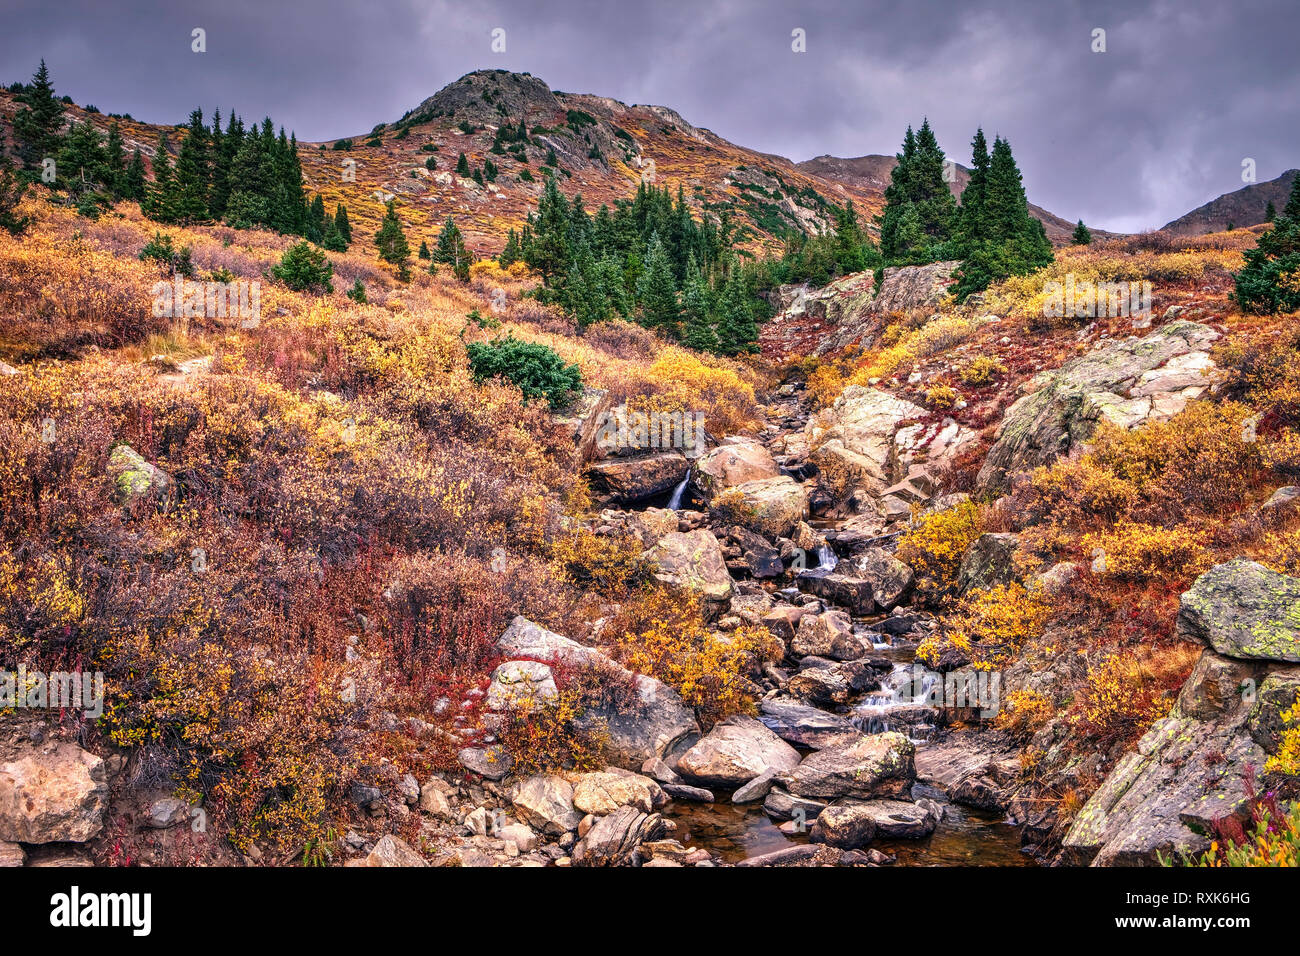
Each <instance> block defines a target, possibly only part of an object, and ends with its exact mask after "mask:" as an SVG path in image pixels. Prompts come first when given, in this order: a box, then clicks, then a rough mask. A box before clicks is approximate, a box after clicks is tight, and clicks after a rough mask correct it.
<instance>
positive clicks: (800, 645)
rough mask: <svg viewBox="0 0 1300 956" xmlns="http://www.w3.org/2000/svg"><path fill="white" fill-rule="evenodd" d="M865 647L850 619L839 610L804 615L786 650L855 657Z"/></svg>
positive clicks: (863, 653)
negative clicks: (855, 632) (854, 630)
mask: <svg viewBox="0 0 1300 956" xmlns="http://www.w3.org/2000/svg"><path fill="white" fill-rule="evenodd" d="M868 651H869V648H868V647H866V646H865V645H864V644H863V642H862V641H861V639H859V638H858V637H857V635H855V634H854V633H853V622H852V621H851V620H850V619H849V616H848V615H847V614H845V613H844V612H843V611H827V612H826V613H824V614H809V615H805V616H804V617H803V618H802V619H801V620H800V621H799V629H798V630H797V631H796V632H795V635H794V640H793V641H791V642H790V652H791V653H793V654H795V655H798V656H807V655H808V654H813V655H816V656H817V657H829V658H831V659H832V660H837V661H851V660H857V659H858V658H860V657H864V656H866V654H867V652H868Z"/></svg>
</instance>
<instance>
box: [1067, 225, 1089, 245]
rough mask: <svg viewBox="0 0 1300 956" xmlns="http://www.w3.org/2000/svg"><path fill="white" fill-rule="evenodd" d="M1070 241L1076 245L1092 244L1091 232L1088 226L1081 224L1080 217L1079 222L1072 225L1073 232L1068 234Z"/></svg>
mask: <svg viewBox="0 0 1300 956" xmlns="http://www.w3.org/2000/svg"><path fill="white" fill-rule="evenodd" d="M1070 242H1072V243H1074V245H1076V246H1090V245H1092V233H1091V232H1090V231H1089V229H1088V227H1087V226H1085V225H1084V224H1083V220H1082V219H1080V220H1079V224H1078V225H1077V226H1075V227H1074V234H1073V235H1071V236H1070Z"/></svg>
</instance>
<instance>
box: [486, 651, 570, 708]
mask: <svg viewBox="0 0 1300 956" xmlns="http://www.w3.org/2000/svg"><path fill="white" fill-rule="evenodd" d="M558 696H559V691H558V690H557V689H556V686H555V678H554V676H553V675H552V674H551V668H550V667H549V666H548V665H546V664H543V663H542V662H541V661H506V662H505V663H504V664H501V665H500V666H498V667H497V669H496V670H494V671H493V672H492V683H491V684H489V685H488V691H487V706H488V709H489V710H497V711H501V710H513V709H521V710H533V709H535V708H537V707H538V706H541V705H542V704H546V703H549V702H551V701H553V700H555V698H556V697H558Z"/></svg>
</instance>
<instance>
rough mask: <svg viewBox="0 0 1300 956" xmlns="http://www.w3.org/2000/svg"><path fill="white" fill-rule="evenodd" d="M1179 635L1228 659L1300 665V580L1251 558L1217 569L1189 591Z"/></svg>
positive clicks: (1180, 612)
mask: <svg viewBox="0 0 1300 956" xmlns="http://www.w3.org/2000/svg"><path fill="white" fill-rule="evenodd" d="M1177 634H1178V636H1179V637H1182V638H1185V639H1190V640H1196V641H1200V642H1201V643H1203V644H1208V645H1210V646H1211V647H1213V648H1214V649H1215V650H1216V651H1218V652H1219V653H1220V654H1224V655H1226V656H1228V657H1238V658H1250V659H1260V660H1273V661H1286V662H1289V663H1295V662H1300V578H1293V577H1288V576H1287V575H1285V574H1278V573H1277V572H1276V571H1271V570H1269V569H1268V568H1266V567H1264V566H1263V565H1262V564H1259V563H1257V562H1255V561H1250V560H1248V559H1246V558H1236V559H1234V560H1232V561H1229V562H1227V563H1226V564H1220V565H1217V566H1216V567H1213V568H1211V569H1210V570H1208V571H1206V572H1205V573H1204V574H1202V575H1201V576H1200V577H1199V578H1197V579H1196V581H1195V582H1194V583H1193V584H1192V586H1191V589H1190V590H1188V591H1186V592H1184V594H1183V596H1182V599H1181V601H1180V603H1179V608H1178V623H1177Z"/></svg>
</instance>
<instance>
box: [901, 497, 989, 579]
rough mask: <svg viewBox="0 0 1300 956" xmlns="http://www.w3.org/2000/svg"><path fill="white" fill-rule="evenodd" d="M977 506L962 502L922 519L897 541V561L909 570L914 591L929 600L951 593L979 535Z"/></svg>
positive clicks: (980, 530)
mask: <svg viewBox="0 0 1300 956" xmlns="http://www.w3.org/2000/svg"><path fill="white" fill-rule="evenodd" d="M982 530H983V529H982V527H981V519H980V510H979V507H978V506H977V505H976V504H975V503H974V502H971V501H963V502H961V503H960V504H957V505H954V506H953V507H951V508H947V509H945V510H943V511H935V512H932V513H930V514H928V515H925V516H923V517H922V518H921V519H920V520H919V521H917V523H916V524H915V526H914V527H912V528H909V529H908V530H907V532H906V533H905V534H904V535H903V536H902V537H901V538H899V541H898V550H897V554H898V559H899V560H900V561H902V562H903V563H904V564H906V565H908V566H909V567H911V569H912V572H913V574H915V576H916V581H917V586H918V588H919V589H920V590H921V591H922V592H923V593H924V594H926V595H929V596H930V598H931V599H932V600H933V599H935V598H937V597H939V596H941V595H944V594H948V593H950V592H952V591H953V590H954V589H955V587H956V585H957V572H958V571H959V570H960V569H961V559H962V556H963V555H965V553H966V550H967V549H968V548H969V547H970V546H971V545H972V544H974V542H975V539H976V538H978V537H979V536H980V534H981V533H982Z"/></svg>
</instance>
